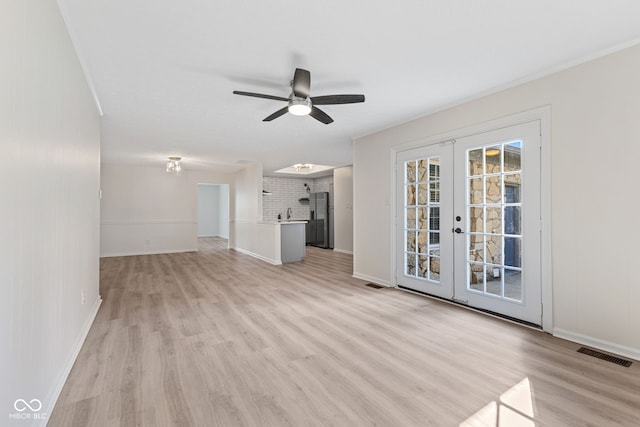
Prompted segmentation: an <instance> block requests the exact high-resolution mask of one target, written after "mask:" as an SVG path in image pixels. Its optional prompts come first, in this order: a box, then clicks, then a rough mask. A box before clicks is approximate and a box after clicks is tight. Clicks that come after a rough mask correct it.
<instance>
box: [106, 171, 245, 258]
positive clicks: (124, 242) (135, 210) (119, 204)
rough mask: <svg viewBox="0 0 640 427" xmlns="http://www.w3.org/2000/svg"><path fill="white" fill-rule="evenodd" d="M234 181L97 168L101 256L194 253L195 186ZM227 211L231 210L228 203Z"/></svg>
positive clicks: (230, 176)
mask: <svg viewBox="0 0 640 427" xmlns="http://www.w3.org/2000/svg"><path fill="white" fill-rule="evenodd" d="M233 180H234V175H233V174H227V173H216V172H210V171H201V170H190V169H183V170H182V174H181V175H180V176H176V175H172V174H168V173H166V172H165V169H164V163H163V160H162V159H160V160H159V162H158V165H157V166H141V165H124V164H103V165H102V171H101V186H102V202H101V237H102V238H101V242H100V254H101V256H119V255H137V254H152V253H169V252H186V251H195V250H197V249H198V240H197V228H198V184H199V183H210V184H233ZM229 210H230V211H232V210H233V203H231V204H230V206H229Z"/></svg>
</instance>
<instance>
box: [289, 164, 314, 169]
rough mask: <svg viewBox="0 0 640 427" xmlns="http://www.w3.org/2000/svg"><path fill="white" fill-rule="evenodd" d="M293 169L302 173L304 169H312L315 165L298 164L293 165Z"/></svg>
mask: <svg viewBox="0 0 640 427" xmlns="http://www.w3.org/2000/svg"><path fill="white" fill-rule="evenodd" d="M293 167H294V168H296V170H297V171H300V170H302V169H312V168H313V165H312V164H311V163H297V164H295V165H293Z"/></svg>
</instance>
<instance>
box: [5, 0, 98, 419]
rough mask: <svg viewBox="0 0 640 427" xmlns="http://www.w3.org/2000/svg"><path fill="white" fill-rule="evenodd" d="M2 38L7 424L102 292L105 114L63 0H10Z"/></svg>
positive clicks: (58, 370)
mask: <svg viewBox="0 0 640 427" xmlns="http://www.w3.org/2000/svg"><path fill="white" fill-rule="evenodd" d="M0 40H2V43H1V47H0V147H2V156H3V162H2V168H0V292H1V294H2V298H0V425H3V426H10V425H16V426H18V425H19V426H27V425H37V424H44V421H43V422H33V423H32V422H31V421H30V420H16V419H12V418H9V414H15V413H16V412H17V411H16V410H15V409H14V402H15V401H16V399H19V398H20V399H25V400H27V401H30V400H31V399H39V400H40V401H41V402H42V408H41V410H40V411H39V412H38V414H39V415H40V416H44V415H45V414H46V415H49V414H50V413H51V410H52V408H53V405H54V404H55V400H56V399H57V397H58V394H59V392H60V390H61V388H62V385H63V384H64V381H65V380H66V377H67V375H68V373H69V371H70V369H71V366H72V364H73V362H74V360H75V357H76V356H77V352H78V351H79V349H80V346H81V345H82V342H83V341H84V338H85V336H86V333H87V332H88V328H89V326H90V325H91V322H92V321H93V318H94V316H95V313H96V311H97V309H98V306H99V302H100V296H99V294H98V274H99V256H98V255H99V253H98V248H99V200H98V192H99V189H100V186H99V183H100V116H99V113H98V109H97V106H96V103H95V101H94V99H93V97H92V92H91V90H90V89H89V87H88V85H87V83H86V81H85V78H84V76H83V72H82V69H81V67H80V65H79V62H78V59H77V57H76V53H75V51H74V48H73V46H72V43H71V40H70V38H69V35H68V32H67V29H66V27H65V25H64V22H63V20H62V17H61V15H60V11H59V10H58V6H57V4H56V2H55V1H51V0H31V1H12V2H3V5H2V13H0ZM83 293H84V302H83V300H82V294H83ZM23 414H29V415H32V414H31V413H30V411H28V410H27V411H26V412H23ZM32 419H33V418H32Z"/></svg>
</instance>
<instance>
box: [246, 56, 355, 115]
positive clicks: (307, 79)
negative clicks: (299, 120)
mask: <svg viewBox="0 0 640 427" xmlns="http://www.w3.org/2000/svg"><path fill="white" fill-rule="evenodd" d="M310 88H311V73H310V72H309V71H308V70H303V69H302V68H296V71H295V72H294V74H293V80H291V94H290V95H289V97H288V98H284V97H282V96H274V95H265V94H262V93H254V92H243V91H238V90H234V91H233V93H234V94H236V95H242V96H252V97H254V98H264V99H272V100H274V101H285V102H287V106H286V107H284V108H281V109H279V110H278V111H276V112H275V113H273V114H271V115H270V116H267V117H265V118H264V119H263V120H262V121H263V122H270V121H272V120H275V119H277V118H278V117H280V116H282V115H284V114H286V113H287V112H289V113H291V114H293V115H294V116H306V115H309V116H311V117H313V118H314V119H316V120H318V121H319V122H321V123H324V124H325V125H328V124H329V123H332V122H333V119H332V118H331V117H330V116H329V115H328V114H327V113H325V112H324V111H322V110H321V109H319V108H318V107H316V106H315V105H337V104H355V103H359V102H364V95H324V96H309V95H310ZM314 104H315V105H314Z"/></svg>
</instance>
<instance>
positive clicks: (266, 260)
mask: <svg viewBox="0 0 640 427" xmlns="http://www.w3.org/2000/svg"><path fill="white" fill-rule="evenodd" d="M229 249H233V250H234V251H237V252H240V253H241V254H244V255H249V256H251V257H254V258H258V259H259V260H261V261H264V262H268V263H269V264H272V265H282V261H277V260H275V259H271V258H267V257H265V256H262V255H259V254H256V253H253V252H251V251H248V250H246V249H240V248H229Z"/></svg>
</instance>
